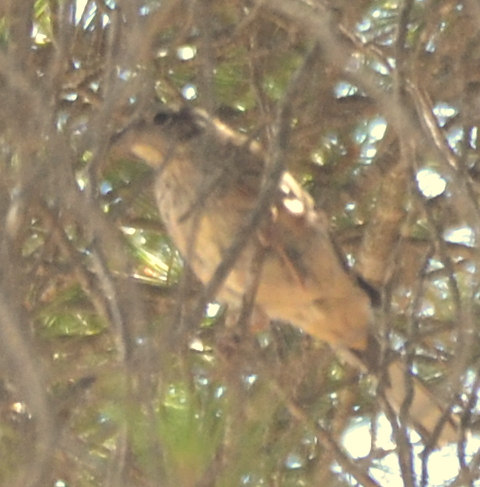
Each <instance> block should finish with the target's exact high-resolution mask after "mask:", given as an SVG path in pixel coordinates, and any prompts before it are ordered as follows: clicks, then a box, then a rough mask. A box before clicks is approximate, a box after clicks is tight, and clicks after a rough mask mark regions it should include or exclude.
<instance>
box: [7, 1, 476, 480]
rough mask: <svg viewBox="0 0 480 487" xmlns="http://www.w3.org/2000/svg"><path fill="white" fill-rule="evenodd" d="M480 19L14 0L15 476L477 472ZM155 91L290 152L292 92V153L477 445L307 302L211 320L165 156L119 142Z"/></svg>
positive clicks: (422, 6) (467, 9)
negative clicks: (169, 208) (420, 430)
mask: <svg viewBox="0 0 480 487" xmlns="http://www.w3.org/2000/svg"><path fill="white" fill-rule="evenodd" d="M479 26H480V5H479V4H478V3H477V2H475V1H474V0H464V1H460V0H403V1H402V0H399V1H397V2H395V1H389V0H357V1H355V2H349V1H344V0H263V1H261V0H257V1H255V0H162V1H160V0H117V1H114V0H111V1H110V0H104V1H102V0H83V1H82V0H78V1H75V0H61V1H60V0H36V1H34V0H1V1H0V46H1V48H0V171H1V178H0V219H1V228H2V229H3V231H2V232H1V237H0V485H4V486H15V487H17V486H22V487H25V486H28V487H33V486H39V487H40V486H42V487H43V486H52V487H93V486H108V487H110V486H112V487H119V486H129V487H133V486H135V487H144V486H145V487H149V486H162V487H163V486H164V487H169V486H181V487H193V486H196V487H213V486H215V487H217V486H218V487H220V486H221V487H224V486H225V487H231V486H252V487H259V486H271V487H280V486H281V487H301V486H313V485H318V486H348V485H365V486H377V485H392V486H396V485H405V486H416V485H421V486H426V485H429V486H430V485H451V486H469V485H470V486H472V485H476V483H477V479H478V477H479V474H480V470H479V464H480V455H479V454H478V452H477V450H478V444H475V443H474V440H469V439H468V438H469V435H470V431H473V432H475V425H476V422H477V419H478V418H477V415H478V407H477V396H478V388H479V385H480V377H479V360H480V356H479V352H480V347H479V323H478V319H479V314H480V300H479V297H480V296H479V291H480V289H479V284H480V276H479V263H480V256H479V251H478V242H479V237H480V209H479V191H480V160H479V148H478V139H479V134H478V126H479V123H480V110H479V108H480V28H479ZM299 73H300V75H299ZM292 86H294V89H292ZM154 103H157V104H176V105H183V104H184V105H189V106H199V107H202V108H204V109H206V110H207V111H208V112H210V113H211V114H214V115H216V116H217V117H219V118H220V119H221V120H223V121H224V122H225V123H227V124H228V125H230V126H232V127H234V128H235V129H236V130H238V131H241V132H243V133H246V134H248V135H249V136H250V137H252V138H254V139H257V140H258V141H260V142H261V143H262V144H263V146H264V147H265V149H266V151H267V153H268V152H269V151H271V150H273V149H274V147H273V145H274V144H275V137H274V134H273V133H272V129H273V127H274V124H275V121H276V117H277V114H278V111H279V107H281V106H284V105H285V104H289V106H290V107H291V119H290V120H289V127H290V137H289V141H288V147H287V154H286V158H287V166H288V169H289V170H290V171H291V172H292V173H293V174H294V175H295V177H296V178H297V179H298V180H299V181H301V183H302V185H303V186H304V188H305V189H306V190H308V191H309V192H310V194H311V195H312V196H313V197H314V199H315V201H316V203H317V205H318V207H319V208H321V209H323V210H324V211H325V213H326V215H328V218H329V221H330V224H331V229H332V232H333V234H334V236H335V238H336V240H337V241H338V243H339V244H340V246H341V247H342V249H343V251H344V253H345V255H346V256H347V259H348V260H349V262H350V264H351V265H353V266H355V268H356V269H357V270H359V272H361V273H362V275H364V277H365V278H366V279H367V280H368V281H369V282H370V283H371V284H373V285H374V286H376V287H377V288H378V289H379V290H380V292H381V294H382V297H383V305H382V308H381V309H380V310H378V315H377V320H376V326H378V329H379V330H380V331H379V334H381V335H382V336H384V337H385V338H384V346H385V347H386V348H392V349H394V350H396V351H397V352H399V353H400V354H401V355H402V357H403V359H404V360H405V363H406V364H407V365H408V367H409V369H410V370H411V371H412V372H413V373H415V374H418V376H419V377H421V379H422V380H423V381H424V382H425V383H426V384H427V385H428V386H429V387H430V388H431V389H432V391H434V394H435V395H436V397H438V400H439V402H440V403H441V404H442V405H443V406H444V407H445V411H446V412H447V413H448V412H449V411H452V412H454V413H455V414H456V415H457V416H458V417H459V418H460V423H461V427H460V429H459V436H458V443H457V444H455V445H450V446H448V447H446V448H443V449H441V450H439V451H438V450H437V451H434V449H433V448H432V445H431V443H430V442H429V441H428V439H426V440H425V441H424V440H422V439H421V438H419V437H418V435H415V434H413V433H410V431H409V430H408V427H407V426H406V424H407V422H406V420H405V418H406V415H407V412H408V401H406V404H405V405H404V406H405V407H404V408H402V411H403V415H402V414H400V418H399V420H397V418H394V417H389V418H386V417H385V416H383V415H382V413H381V408H380V405H379V403H378V400H377V394H376V384H375V381H373V380H372V378H370V377H366V376H363V375H360V374H359V373H358V371H356V370H354V369H352V368H350V367H348V366H346V365H345V364H343V363H341V362H339V361H338V360H337V359H336V358H335V355H334V353H333V352H332V351H331V350H330V348H329V347H328V346H326V345H325V344H323V343H320V342H318V341H315V340H313V339H312V338H310V337H309V336H307V335H305V334H303V333H301V332H300V331H298V330H297V329H295V328H293V327H291V326H290V325H288V324H285V323H272V324H271V326H270V327H269V328H268V329H265V330H261V331H259V332H258V333H257V334H253V333H250V332H248V331H245V330H243V332H239V333H238V334H237V335H236V336H235V337H234V339H233V340H232V337H231V336H230V335H229V334H228V333H226V330H225V326H224V322H225V318H226V310H225V309H224V307H223V306H222V305H221V304H220V303H216V302H212V303H210V304H208V305H207V306H206V308H205V313H204V316H203V317H198V322H199V323H200V322H201V324H199V325H198V326H189V323H191V320H190V321H189V320H185V319H184V318H185V316H187V315H188V313H189V312H191V310H192V309H193V310H194V309H195V306H196V305H197V303H198V300H199V299H200V298H201V286H200V284H199V283H198V282H197V281H196V279H195V277H194V276H193V275H192V273H191V271H190V270H189V269H188V268H187V267H186V266H185V265H184V264H183V262H182V259H181V257H180V256H179V254H178V252H177V250H176V249H175V247H174V245H173V243H172V242H171V241H170V239H169V237H168V235H167V234H166V232H165V229H164V226H163V224H162V221H161V218H160V216H159V215H158V212H157V209H156V204H155V200H154V196H153V191H152V187H151V182H152V180H153V173H152V171H151V170H150V169H149V168H148V167H147V166H146V165H144V164H142V163H140V162H138V161H134V160H131V159H129V158H128V157H127V156H126V155H125V154H119V153H117V152H116V151H115V150H112V149H111V143H110V141H111V138H112V137H113V136H114V135H115V134H116V133H118V132H119V131H121V130H122V129H124V128H125V127H126V126H127V125H128V123H129V121H131V120H132V119H134V118H135V117H136V116H137V115H139V114H142V113H143V112H144V111H145V110H146V109H148V108H149V107H151V106H152V104H154ZM272 147H273V148H272Z"/></svg>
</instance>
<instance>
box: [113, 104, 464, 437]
mask: <svg viewBox="0 0 480 487" xmlns="http://www.w3.org/2000/svg"><path fill="white" fill-rule="evenodd" d="M116 144H117V145H121V146H122V148H124V149H126V150H127V151H128V153H129V154H130V155H131V156H133V157H135V158H137V159H140V160H143V161H144V162H146V163H147V164H148V165H150V166H151V167H152V168H153V169H154V174H155V176H154V192H155V195H156V200H157V204H158V208H159V211H160V215H161V217H162V220H163V222H164V224H165V226H166V229H167V231H168V233H169V235H170V236H171V238H172V239H173V241H174V243H175V245H176V246H177V248H178V250H179V251H180V253H181V254H182V256H183V258H184V259H185V260H186V262H187V263H188V264H189V266H190V268H191V269H192V270H193V272H194V274H195V275H196V276H197V278H198V279H199V280H200V281H201V282H202V283H203V284H205V285H207V284H208V283H209V282H211V280H212V278H213V277H214V275H215V272H216V271H217V269H218V267H219V266H220V265H221V263H222V261H223V259H224V258H225V256H226V254H227V253H228V251H229V249H230V247H231V245H232V242H234V241H235V239H236V238H238V237H239V232H242V229H243V228H244V226H243V224H244V222H245V221H247V220H248V218H249V217H250V216H251V215H252V214H253V212H254V211H255V209H256V205H257V201H258V197H259V194H260V192H261V189H262V185H263V184H264V173H265V168H266V164H267V163H266V157H267V155H266V153H265V150H264V149H263V147H262V146H261V144H260V143H259V142H258V141H256V140H255V139H253V138H251V137H249V136H248V135H246V134H244V133H240V132H238V131H236V130H234V129H232V128H230V127H229V126H228V125H226V124H225V123H223V122H222V121H220V120H219V119H217V118H216V117H214V116H212V115H210V114H209V113H207V112H206V111H204V110H202V109H201V108H192V107H189V106H182V107H172V106H162V107H161V108H159V109H158V110H156V111H155V113H150V114H148V115H147V116H144V117H140V118H139V119H136V120H134V121H133V122H131V123H129V124H128V125H127V127H126V128H124V129H123V130H122V131H121V132H120V133H119V135H118V136H117V137H116ZM264 213H265V214H264V215H262V218H261V219H260V220H259V223H258V225H257V226H256V228H255V230H254V231H253V232H252V233H251V235H250V236H249V237H248V239H247V241H246V242H245V244H244V245H243V247H241V248H240V252H239V253H238V255H237V256H236V259H235V261H234V263H233V265H232V266H231V268H230V269H229V272H228V274H227V275H226V277H225V279H224V280H223V282H222V283H221V285H220V286H219V288H218V292H217V294H216V299H217V300H218V301H220V302H223V303H225V304H227V305H228V306H229V307H230V308H232V309H237V310H238V309H239V308H240V307H241V306H242V303H243V298H244V296H245V293H246V289H247V288H248V286H249V282H250V278H251V273H252V269H253V268H254V267H255V262H256V263H257V267H256V268H255V272H257V273H258V283H257V286H256V289H255V291H256V292H255V296H254V304H253V310H252V317H253V318H252V319H258V320H267V321H268V320H281V321H282V322H289V323H291V324H293V325H294V326H296V327H297V328H299V329H301V330H302V331H303V332H305V333H307V334H308V335H311V336H312V337H314V338H315V339H319V340H321V341H323V342H326V343H327V344H329V345H330V346H331V347H332V348H333V350H334V351H335V352H336V353H337V354H338V355H339V356H340V357H346V359H347V360H348V361H349V362H351V363H353V364H355V366H357V367H358V368H359V369H360V370H361V371H362V372H368V373H372V374H376V375H377V376H378V374H379V371H378V370H375V369H376V368H377V367H378V356H379V352H378V350H379V345H378V341H377V339H376V337H375V333H372V328H373V327H374V322H375V309H374V308H375V305H376V304H378V301H379V294H378V292H377V291H376V290H375V289H374V288H373V287H372V286H370V285H369V284H368V283H367V282H365V281H364V280H363V279H362V278H361V277H360V276H359V275H358V274H357V273H355V272H354V270H352V269H351V268H350V267H349V266H348V265H347V264H346V259H345V257H344V256H343V255H342V253H341V251H339V249H338V247H337V245H336V244H335V243H334V240H333V238H332V236H331V233H330V229H329V222H328V218H327V216H326V215H325V214H324V213H323V212H322V211H321V210H320V209H319V208H317V207H316V205H315V203H314V201H313V199H312V197H311V196H310V194H309V193H308V192H307V191H306V190H304V189H303V188H302V186H301V184H300V183H299V182H298V181H297V180H296V179H295V178H294V177H293V175H292V174H290V173H289V172H288V171H286V170H285V171H284V172H283V174H282V175H281V177H280V180H279V182H278V186H277V188H276V191H275V194H273V195H272V198H271V201H270V205H269V206H268V208H267V211H265V212H264ZM259 253H260V254H261V259H260V260H257V261H256V260H255V259H256V257H257V256H258V254H259ZM372 344H373V345H372ZM414 379H415V381H414V399H413V402H412V404H411V407H410V410H409V415H410V419H409V420H410V423H411V425H412V426H413V427H414V429H416V430H417V431H418V432H420V433H421V434H422V435H424V436H425V437H428V435H431V434H432V433H433V432H434V430H435V428H436V426H437V424H438V423H439V422H441V420H442V419H441V418H443V417H444V416H445V415H444V414H443V408H442V407H441V406H440V405H438V403H437V401H436V399H435V397H434V395H433V394H432V393H431V392H430V390H428V389H427V388H426V387H425V386H424V385H423V383H421V382H420V381H419V380H416V378H415V377H414ZM386 384H387V385H386V396H387V399H388V400H389V404H390V405H391V407H392V409H393V410H394V411H396V412H397V413H398V412H399V410H400V407H401V405H402V403H403V401H404V400H405V397H406V396H407V390H408V387H407V385H406V373H405V366H404V364H403V362H402V361H400V360H393V361H391V363H390V365H389V366H388V371H387V380H386ZM445 418H446V420H444V422H443V429H442V431H441V434H440V436H439V438H438V441H437V444H438V445H440V444H445V443H448V442H452V441H455V440H456V439H457V436H458V433H457V429H458V425H457V422H456V421H455V420H454V419H452V418H451V417H447V416H445Z"/></svg>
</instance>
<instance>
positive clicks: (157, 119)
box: [153, 112, 172, 125]
mask: <svg viewBox="0 0 480 487" xmlns="http://www.w3.org/2000/svg"><path fill="white" fill-rule="evenodd" d="M171 118H172V115H171V113H167V112H158V113H157V114H156V115H155V116H154V117H153V123H154V124H155V125H165V124H166V123H167V122H168V121H169V120H170V119H171Z"/></svg>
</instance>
